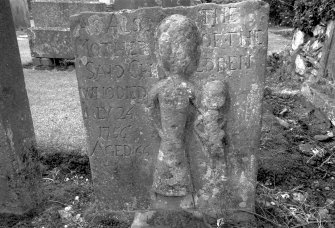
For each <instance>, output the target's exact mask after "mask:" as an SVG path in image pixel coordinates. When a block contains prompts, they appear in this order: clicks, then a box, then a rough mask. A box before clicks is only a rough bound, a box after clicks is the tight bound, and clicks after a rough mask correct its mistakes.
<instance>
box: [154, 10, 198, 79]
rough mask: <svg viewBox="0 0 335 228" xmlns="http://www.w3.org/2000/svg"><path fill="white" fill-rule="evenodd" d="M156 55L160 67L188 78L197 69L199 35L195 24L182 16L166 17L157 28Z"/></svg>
mask: <svg viewBox="0 0 335 228" xmlns="http://www.w3.org/2000/svg"><path fill="white" fill-rule="evenodd" d="M159 33H160V35H159V37H158V53H159V59H160V62H161V65H162V67H163V68H164V70H165V71H167V72H168V73H172V74H177V75H181V76H183V77H188V76H189V75H191V74H192V73H194V71H195V70H196V69H197V67H198V62H199V58H200V43H201V42H200V41H201V40H200V34H199V31H198V28H197V27H196V25H195V23H193V22H192V21H190V20H189V19H188V18H186V17H185V16H182V15H172V16H170V17H168V18H167V19H166V20H165V21H164V22H163V23H162V24H161V26H160V27H159Z"/></svg>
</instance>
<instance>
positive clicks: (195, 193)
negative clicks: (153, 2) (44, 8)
mask: <svg viewBox="0 0 335 228" xmlns="http://www.w3.org/2000/svg"><path fill="white" fill-rule="evenodd" d="M268 10H269V8H268V5H267V4H266V3H264V2H262V1H257V0H253V1H246V2H242V3H236V4H227V5H217V4H201V5H197V6H192V7H175V8H160V7H157V8H143V9H138V10H124V11H118V12H114V13H88V12H86V13H82V14H80V15H75V16H72V17H71V36H72V40H73V45H74V49H75V55H76V73H77V79H78V86H79V93H80V99H81V106H82V112H83V118H84V123H85V127H86V130H87V135H88V145H89V152H88V153H89V157H90V164H91V169H92V177H93V183H94V189H95V193H96V196H97V198H98V199H99V200H100V202H103V203H104V205H105V206H106V207H107V208H109V209H110V210H111V211H113V212H117V211H119V212H123V213H126V212H129V213H130V212H136V218H135V221H134V224H133V226H132V227H145V225H146V224H147V223H148V224H151V225H152V224H153V225H168V226H172V227H173V225H171V224H172V223H173V224H174V227H204V226H203V225H201V224H200V225H195V224H191V223H187V222H186V223H184V222H185V220H184V222H181V223H182V224H179V223H178V224H176V223H175V221H173V220H175V218H176V217H178V216H179V215H181V214H178V213H177V214H175V215H172V216H171V215H170V214H168V213H165V211H169V213H170V212H171V211H181V210H182V211H184V212H187V213H190V214H192V215H193V216H195V217H200V218H203V219H204V223H206V221H205V220H207V219H208V218H210V219H214V220H217V219H220V218H223V221H225V222H227V221H230V220H231V221H234V222H235V223H238V222H241V223H243V222H246V223H248V222H252V219H253V215H252V212H253V211H254V206H255V187H256V170H257V168H256V155H257V152H258V150H259V142H260V129H261V106H262V96H263V88H264V83H263V81H264V73H265V62H266V53H267V23H268ZM162 211H163V212H162ZM161 212H162V213H161ZM248 212H251V213H248ZM205 218H206V219H205ZM187 221H189V222H190V221H194V220H187ZM247 226H248V225H247ZM249 227H251V226H249Z"/></svg>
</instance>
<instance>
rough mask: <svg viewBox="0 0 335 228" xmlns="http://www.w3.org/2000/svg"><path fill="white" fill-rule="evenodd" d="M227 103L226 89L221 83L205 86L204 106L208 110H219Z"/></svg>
mask: <svg viewBox="0 0 335 228" xmlns="http://www.w3.org/2000/svg"><path fill="white" fill-rule="evenodd" d="M225 102H226V95H225V87H224V85H223V84H222V82H221V81H213V82H208V83H206V84H205V86H204V88H203V99H202V101H201V103H202V105H203V106H204V107H206V108H208V109H219V108H221V107H222V106H223V105H224V104H225Z"/></svg>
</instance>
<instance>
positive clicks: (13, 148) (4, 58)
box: [0, 0, 40, 218]
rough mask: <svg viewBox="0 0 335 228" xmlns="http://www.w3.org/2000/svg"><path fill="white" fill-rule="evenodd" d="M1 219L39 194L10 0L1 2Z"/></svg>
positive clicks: (21, 210)
mask: <svg viewBox="0 0 335 228" xmlns="http://www.w3.org/2000/svg"><path fill="white" fill-rule="evenodd" d="M0 39H1V44H0V48H1V52H0V57H1V63H0V72H1V74H0V117H1V122H0V158H1V159H0V218H1V217H2V215H1V214H24V213H25V212H28V211H29V210H31V209H33V208H34V207H35V206H36V204H37V203H38V201H39V200H38V199H39V198H40V195H39V193H38V190H37V189H38V188H37V183H38V181H39V180H38V179H39V163H38V156H37V152H36V150H35V149H34V144H35V135H34V128H33V123H32V119H31V113H30V109H29V101H28V97H27V92H26V89H25V82H24V77H23V71H22V65H21V60H20V53H19V48H18V44H17V40H16V33H15V27H14V23H13V19H12V14H11V8H10V4H9V0H2V1H0Z"/></svg>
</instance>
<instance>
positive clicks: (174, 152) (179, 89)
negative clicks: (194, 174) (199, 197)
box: [152, 78, 193, 196]
mask: <svg viewBox="0 0 335 228" xmlns="http://www.w3.org/2000/svg"><path fill="white" fill-rule="evenodd" d="M191 88H192V87H191V86H190V85H189V83H188V82H185V81H183V80H179V79H178V80H176V79H174V80H173V79H171V78H168V79H166V80H164V81H161V82H160V83H159V84H158V85H156V86H155V87H154V88H153V91H152V92H153V94H152V95H153V99H158V103H159V109H160V123H157V125H161V127H158V131H159V134H160V137H161V143H160V148H159V152H158V159H157V163H156V169H155V172H154V181H153V191H154V192H156V193H159V194H161V195H164V196H185V195H187V193H189V191H190V186H191V180H190V171H189V167H188V162H187V157H186V151H185V143H184V137H185V126H186V122H187V118H188V114H189V106H190V100H191V99H193V91H192V89H191Z"/></svg>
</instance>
